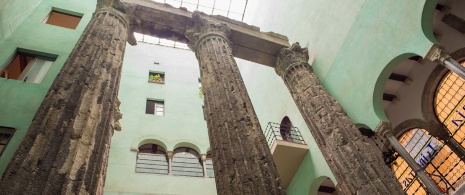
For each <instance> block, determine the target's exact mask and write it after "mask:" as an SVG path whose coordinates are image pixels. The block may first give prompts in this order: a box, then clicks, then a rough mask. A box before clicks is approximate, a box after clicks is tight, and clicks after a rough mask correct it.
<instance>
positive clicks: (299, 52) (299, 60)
mask: <svg viewBox="0 0 465 195" xmlns="http://www.w3.org/2000/svg"><path fill="white" fill-rule="evenodd" d="M308 59H309V56H308V49H307V48H302V47H300V45H299V43H298V42H297V43H294V44H292V46H291V47H288V48H282V49H281V50H280V51H279V54H278V57H277V59H276V66H275V71H276V74H278V75H279V76H281V77H283V76H284V75H285V73H286V71H287V70H288V69H289V68H290V67H293V66H296V65H300V64H304V65H307V66H308V67H310V64H308Z"/></svg>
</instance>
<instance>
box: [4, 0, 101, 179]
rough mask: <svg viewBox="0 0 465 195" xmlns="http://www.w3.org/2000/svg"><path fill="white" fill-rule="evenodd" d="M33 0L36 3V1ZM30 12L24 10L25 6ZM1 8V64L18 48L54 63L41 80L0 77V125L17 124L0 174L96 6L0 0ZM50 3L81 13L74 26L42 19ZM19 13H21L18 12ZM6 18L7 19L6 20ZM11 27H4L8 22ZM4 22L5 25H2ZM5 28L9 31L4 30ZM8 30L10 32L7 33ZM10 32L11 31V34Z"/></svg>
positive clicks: (44, 1)
mask: <svg viewBox="0 0 465 195" xmlns="http://www.w3.org/2000/svg"><path fill="white" fill-rule="evenodd" d="M36 2H41V3H38V4H37V5H35V4H36ZM30 6H33V7H32V8H30V9H31V10H30V11H29V12H24V11H23V10H24V9H25V8H29V7H30ZM0 7H1V8H2V9H1V10H0V15H1V17H2V18H1V21H2V27H1V28H2V30H3V32H6V35H8V36H7V37H6V38H5V39H1V38H2V37H0V68H3V66H5V65H6V64H7V63H8V62H9V60H10V58H11V57H12V56H13V55H14V54H15V52H16V49H17V48H22V49H29V50H35V51H39V52H44V53H49V54H54V55H57V56H58V58H57V59H56V61H55V63H54V64H53V65H52V67H51V69H50V70H49V72H48V73H47V75H46V77H45V78H44V80H43V81H42V83H40V84H34V83H25V82H22V81H18V80H7V79H4V78H0V89H1V90H0V107H1V108H2V109H0V126H7V127H13V128H16V132H15V134H14V136H13V138H12V139H11V140H10V143H9V144H8V146H7V148H6V149H5V151H4V153H3V154H2V156H1V157H0V175H2V174H3V172H4V170H5V168H6V166H7V164H8V162H9V160H10V159H11V157H12V156H13V153H14V151H16V149H17V148H18V146H19V144H20V143H21V140H22V139H23V137H24V134H25V133H26V131H27V128H28V127H29V125H30V123H31V120H32V118H33V117H34V114H35V112H36V111H37V109H38V107H39V105H40V103H41V102H42V100H43V98H44V97H45V95H46V93H47V91H48V89H49V87H50V85H51V84H52V82H53V79H54V78H55V76H56V75H57V74H58V72H59V71H60V69H61V67H62V66H63V64H64V63H65V61H66V59H67V58H68V55H69V54H70V52H71V50H72V49H73V47H74V45H75V44H76V42H77V40H78V39H79V37H80V35H81V33H82V32H83V31H84V28H85V26H86V24H87V23H88V22H89V20H90V18H91V17H92V13H93V11H94V10H95V2H94V1H86V2H81V1H79V2H78V1H60V0H43V1H29V0H28V1H26V0H21V1H8V2H6V1H3V0H2V1H1V2H0ZM52 7H57V8H62V9H65V10H70V11H76V12H80V13H83V14H84V16H83V18H82V20H81V22H80V23H79V25H78V27H77V29H75V30H72V29H67V28H62V27H57V26H52V25H48V24H43V23H41V21H42V20H43V19H44V18H45V17H46V16H47V15H48V14H49V13H50V11H51V9H52ZM18 13H24V14H22V15H18ZM5 21H8V22H7V23H5ZM10 21H11V30H12V32H13V33H12V34H11V32H10V31H9V30H10V28H8V29H5V27H6V26H8V25H9V24H10ZM5 25H6V26H5ZM6 30H8V31H6ZM9 32H10V33H9ZM10 34H11V35H10Z"/></svg>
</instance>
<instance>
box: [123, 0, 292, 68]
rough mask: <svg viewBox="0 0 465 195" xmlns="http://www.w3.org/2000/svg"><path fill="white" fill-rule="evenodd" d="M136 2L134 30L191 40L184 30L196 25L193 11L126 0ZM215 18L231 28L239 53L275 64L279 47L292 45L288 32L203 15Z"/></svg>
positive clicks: (253, 59)
mask: <svg viewBox="0 0 465 195" xmlns="http://www.w3.org/2000/svg"><path fill="white" fill-rule="evenodd" d="M124 2H127V3H132V4H135V5H136V10H135V13H134V16H135V17H136V18H137V20H138V24H131V25H132V27H133V29H134V32H137V33H141V34H145V35H150V36H155V37H159V38H164V39H168V40H172V41H177V42H181V43H188V40H187V38H186V37H185V36H184V33H185V32H186V30H187V29H189V28H191V27H192V26H193V24H194V23H193V20H192V12H189V11H187V10H186V9H185V8H174V7H172V6H171V5H168V4H162V3H157V2H154V1H150V0H124ZM203 17H205V18H208V19H209V20H211V21H214V22H217V23H224V24H226V25H228V27H229V28H230V29H231V36H230V40H231V42H232V48H233V50H232V52H233V55H234V56H235V57H238V58H241V59H244V60H248V61H252V62H255V63H259V64H263V65H266V66H271V67H274V66H275V61H276V57H277V56H278V53H279V50H280V49H281V48H283V47H289V46H290V45H289V40H288V39H287V37H286V36H283V35H280V34H277V33H273V32H260V28H258V27H256V26H251V25H247V24H246V23H243V22H240V21H236V20H232V19H229V18H226V17H224V16H211V15H203Z"/></svg>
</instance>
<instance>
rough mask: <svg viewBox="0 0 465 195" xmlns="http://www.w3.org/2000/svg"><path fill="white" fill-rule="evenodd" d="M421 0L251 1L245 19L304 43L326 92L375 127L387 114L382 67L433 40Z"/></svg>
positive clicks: (425, 48)
mask: <svg viewBox="0 0 465 195" xmlns="http://www.w3.org/2000/svg"><path fill="white" fill-rule="evenodd" d="M425 2H426V0H421V1H408V2H406V1H401V0H389V1H382V0H377V1H365V0H355V1H345V0H335V1H325V0H308V1H306V0H298V1H291V2H286V3H285V4H283V3H282V1H278V0H272V1H266V2H265V1H250V2H249V4H248V7H247V10H246V14H245V19H244V21H245V22H247V23H249V24H252V25H256V26H259V27H261V29H262V31H274V32H277V33H281V34H284V35H287V36H288V37H289V39H290V42H291V43H293V42H300V43H301V45H302V46H306V47H308V48H309V53H310V55H311V56H313V57H314V58H315V60H314V62H313V68H314V70H315V73H316V74H317V75H318V77H319V78H320V80H321V81H322V82H323V85H324V86H325V87H326V88H327V89H328V91H329V92H330V93H331V95H333V97H335V99H336V100H337V101H338V102H339V103H340V104H341V105H342V106H343V107H344V109H345V110H346V112H347V113H348V115H349V117H350V118H351V119H352V120H353V121H354V123H361V124H366V125H368V126H369V127H370V128H372V129H374V128H375V127H376V125H377V124H378V123H379V121H380V120H385V119H386V116H385V115H384V111H383V108H382V105H381V103H382V99H381V95H382V90H383V88H384V83H385V79H387V74H390V71H389V70H392V68H393V67H392V68H391V67H389V68H388V69H385V67H386V66H387V65H388V64H389V62H391V60H393V59H394V58H396V57H397V56H401V55H402V54H405V53H411V54H417V55H421V56H423V55H425V54H426V52H427V51H428V50H429V48H430V47H431V45H432V42H431V41H429V39H428V38H427V37H426V35H425V33H424V32H423V30H422V17H423V7H424V5H425ZM428 2H433V1H428ZM429 9H431V6H429ZM428 12H431V11H430V10H428ZM256 13H259V14H260V17H258V16H257V15H256ZM426 18H428V17H426ZM431 22H432V21H430V23H431ZM426 23H428V21H426ZM429 33H430V32H427V34H429ZM404 59H405V58H404ZM383 70H384V71H383ZM378 78H385V79H380V80H378ZM377 82H381V84H378V85H379V86H381V87H378V88H376V83H377Z"/></svg>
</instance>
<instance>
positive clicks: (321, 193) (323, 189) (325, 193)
mask: <svg viewBox="0 0 465 195" xmlns="http://www.w3.org/2000/svg"><path fill="white" fill-rule="evenodd" d="M329 194H336V186H335V185H334V182H333V181H332V180H331V179H330V178H326V179H325V180H323V182H321V184H320V187H318V192H317V194H316V195H329Z"/></svg>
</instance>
